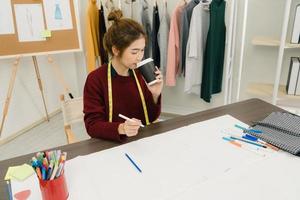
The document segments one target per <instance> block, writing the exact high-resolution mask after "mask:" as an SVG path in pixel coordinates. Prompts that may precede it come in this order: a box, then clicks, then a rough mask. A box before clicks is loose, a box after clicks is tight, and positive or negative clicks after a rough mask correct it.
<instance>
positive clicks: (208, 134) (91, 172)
mask: <svg viewBox="0 0 300 200" xmlns="http://www.w3.org/2000/svg"><path fill="white" fill-rule="evenodd" d="M236 123H239V124H240V125H243V126H245V124H243V123H241V122H240V121H238V120H236V119H234V118H232V117H230V116H223V117H219V118H216V119H212V120H208V121H205V122H201V123H197V124H193V125H190V126H186V127H182V128H179V129H176V130H172V131H169V132H167V133H164V134H160V135H156V136H153V137H149V138H144V139H141V140H138V141H135V142H131V143H129V144H125V145H121V146H118V147H115V148H112V149H108V150H104V151H101V152H97V153H93V154H90V155H87V156H83V157H78V158H76V159H74V160H71V161H69V163H68V165H67V166H66V174H67V181H68V184H69V188H70V189H69V191H70V199H76V200H77V199H86V198H89V199H109V200H117V199H144V200H157V199H169V198H171V197H172V196H174V195H175V194H178V193H183V192H184V191H186V190H189V189H190V188H192V187H194V186H196V185H198V184H200V183H205V182H206V181H208V180H210V179H214V178H216V177H218V176H220V175H223V174H224V173H228V172H230V171H232V170H235V169H238V168H240V167H243V166H245V165H248V164H251V163H255V162H258V161H260V160H262V159H265V158H264V157H261V156H259V155H257V154H253V153H251V152H247V151H243V150H241V149H239V148H237V147H235V146H232V145H230V144H228V143H227V142H225V141H223V140H222V134H221V130H222V129H226V128H230V127H233V126H234V124H236ZM125 153H128V154H129V155H130V156H131V157H132V158H133V160H134V161H135V162H136V163H137V164H138V165H139V167H140V168H141V169H142V173H139V172H138V171H137V170H136V169H135V168H134V166H133V165H132V164H131V163H130V162H129V160H128V159H127V158H126V157H125V155H124V154H125ZM69 164H70V165H69ZM76 164H77V165H78V166H77V167H76V166H75V165H76ZM69 174H70V175H69ZM71 174H76V176H77V177H79V178H76V177H72V178H71ZM80 177H83V178H80ZM86 182H87V183H86ZM83 183H86V184H83ZM79 187H82V189H81V190H78V188H79ZM74 188H76V189H74ZM84 191H87V192H84ZM171 199H172V198H171Z"/></svg>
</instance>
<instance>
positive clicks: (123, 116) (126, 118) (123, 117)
mask: <svg viewBox="0 0 300 200" xmlns="http://www.w3.org/2000/svg"><path fill="white" fill-rule="evenodd" d="M119 117H121V118H122V119H125V120H128V121H131V122H134V120H133V119H130V118H128V117H126V116H125V115H122V114H119ZM140 126H141V127H145V126H144V125H143V124H141V125H140Z"/></svg>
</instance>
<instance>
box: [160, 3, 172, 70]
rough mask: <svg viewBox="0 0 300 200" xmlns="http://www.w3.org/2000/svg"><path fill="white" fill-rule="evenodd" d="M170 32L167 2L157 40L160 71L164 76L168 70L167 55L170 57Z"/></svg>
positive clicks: (164, 5)
mask: <svg viewBox="0 0 300 200" xmlns="http://www.w3.org/2000/svg"><path fill="white" fill-rule="evenodd" d="M169 31H170V17H169V14H168V9H167V1H164V3H163V8H162V13H161V19H160V25H159V30H158V34H157V40H158V45H159V51H160V65H159V66H160V70H161V72H162V73H163V74H166V68H167V55H168V49H167V48H168V41H169Z"/></svg>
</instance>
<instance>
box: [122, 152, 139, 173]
mask: <svg viewBox="0 0 300 200" xmlns="http://www.w3.org/2000/svg"><path fill="white" fill-rule="evenodd" d="M125 156H126V157H127V158H128V160H129V161H130V162H131V164H133V166H134V167H135V168H136V169H137V170H138V171H139V172H140V173H142V170H141V169H140V168H139V166H137V164H136V163H135V162H134V161H133V160H132V158H131V157H130V156H129V155H128V154H127V153H125Z"/></svg>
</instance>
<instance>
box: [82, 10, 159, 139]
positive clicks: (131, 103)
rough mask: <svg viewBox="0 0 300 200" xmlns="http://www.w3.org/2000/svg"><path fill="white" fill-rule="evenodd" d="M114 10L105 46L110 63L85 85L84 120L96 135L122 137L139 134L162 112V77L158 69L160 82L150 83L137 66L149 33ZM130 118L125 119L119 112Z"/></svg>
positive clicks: (90, 132)
mask: <svg viewBox="0 0 300 200" xmlns="http://www.w3.org/2000/svg"><path fill="white" fill-rule="evenodd" d="M121 17H122V12H121V11H120V10H115V11H113V12H111V13H110V14H109V15H108V20H109V21H113V24H112V25H111V27H110V28H109V29H108V31H107V32H106V34H105V36H104V39H103V40H104V41H103V43H104V48H105V50H106V51H107V52H108V53H109V54H110V56H111V60H110V62H109V64H108V65H106V64H104V65H103V66H101V67H100V68H98V69H96V70H95V71H93V72H91V73H90V74H89V76H88V78H87V80H86V83H85V87H84V114H85V116H84V121H85V126H86V129H87V132H88V134H89V135H90V136H91V137H94V138H103V139H109V140H114V141H122V140H124V139H125V138H126V137H131V136H135V135H137V134H138V131H139V128H140V127H141V125H142V124H146V125H148V124H150V122H153V121H155V120H156V119H157V118H158V116H159V115H160V108H161V91H162V87H163V80H162V75H161V72H160V71H159V70H158V69H157V71H156V72H155V73H156V75H157V76H156V78H157V80H158V81H157V83H156V84H154V85H151V86H147V84H146V83H145V81H144V79H143V77H142V76H141V74H140V73H139V72H138V70H135V68H136V66H137V63H138V62H140V61H141V60H142V59H143V56H144V48H145V41H146V37H147V36H146V34H145V32H144V30H143V28H142V26H141V25H140V24H138V23H137V22H135V21H134V20H131V19H127V18H121ZM119 114H123V115H126V116H127V117H129V118H130V120H125V121H124V119H122V118H120V117H119V116H118V115H119Z"/></svg>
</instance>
